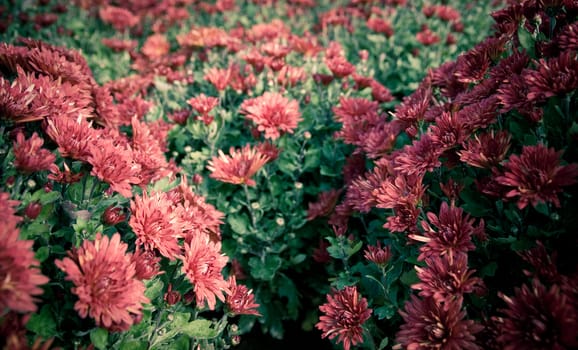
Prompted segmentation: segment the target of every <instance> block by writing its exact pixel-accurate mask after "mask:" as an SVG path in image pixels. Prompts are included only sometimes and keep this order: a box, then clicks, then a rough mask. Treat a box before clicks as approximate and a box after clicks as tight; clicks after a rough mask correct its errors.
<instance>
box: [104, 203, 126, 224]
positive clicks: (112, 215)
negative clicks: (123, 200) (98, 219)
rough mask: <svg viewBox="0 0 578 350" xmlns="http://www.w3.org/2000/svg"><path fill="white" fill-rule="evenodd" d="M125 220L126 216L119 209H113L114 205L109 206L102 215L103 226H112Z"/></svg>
mask: <svg viewBox="0 0 578 350" xmlns="http://www.w3.org/2000/svg"><path fill="white" fill-rule="evenodd" d="M125 220H126V214H125V213H124V211H123V209H122V208H121V207H115V206H114V205H111V206H109V207H108V208H106V209H105V210H104V213H103V214H102V221H104V223H105V224H107V225H110V226H114V225H116V224H118V223H121V222H123V221H125Z"/></svg>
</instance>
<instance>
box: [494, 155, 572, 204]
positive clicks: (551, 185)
mask: <svg viewBox="0 0 578 350" xmlns="http://www.w3.org/2000/svg"><path fill="white" fill-rule="evenodd" d="M561 155H562V151H558V152H556V150H555V149H554V148H546V146H544V145H542V144H538V145H535V146H524V148H523V149H522V154H520V155H516V154H512V155H511V156H510V158H509V160H508V162H507V163H506V164H505V165H504V168H505V169H504V173H503V175H501V176H498V177H497V178H496V181H497V182H498V183H499V184H501V185H504V186H507V187H509V188H511V189H510V191H509V192H508V193H506V197H507V198H514V197H518V208H520V209H523V208H525V207H526V206H527V205H528V204H529V203H530V204H532V205H533V206H536V205H538V203H550V202H551V203H554V205H555V206H556V207H559V206H560V200H559V199H558V195H557V194H558V192H561V191H562V187H564V186H569V185H572V184H574V183H576V177H577V176H578V165H577V164H569V165H560V156H561Z"/></svg>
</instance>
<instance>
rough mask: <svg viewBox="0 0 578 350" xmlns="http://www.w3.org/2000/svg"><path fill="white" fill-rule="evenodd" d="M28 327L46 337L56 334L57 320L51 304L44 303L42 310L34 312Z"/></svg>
mask: <svg viewBox="0 0 578 350" xmlns="http://www.w3.org/2000/svg"><path fill="white" fill-rule="evenodd" d="M26 329H28V330H29V331H31V332H33V333H36V334H38V335H39V336H41V337H42V338H46V339H48V338H52V337H54V336H56V334H57V331H56V320H55V319H54V315H53V314H52V311H50V306H48V305H44V306H43V307H42V309H40V312H38V313H35V314H32V315H31V316H30V320H29V321H28V323H27V324H26Z"/></svg>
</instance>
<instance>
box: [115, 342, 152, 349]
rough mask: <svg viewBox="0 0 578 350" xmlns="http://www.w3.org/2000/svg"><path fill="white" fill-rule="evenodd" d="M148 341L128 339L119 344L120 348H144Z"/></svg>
mask: <svg viewBox="0 0 578 350" xmlns="http://www.w3.org/2000/svg"><path fill="white" fill-rule="evenodd" d="M147 348H148V343H147V342H146V341H137V340H130V341H126V342H123V343H122V344H121V345H120V350H146V349H147Z"/></svg>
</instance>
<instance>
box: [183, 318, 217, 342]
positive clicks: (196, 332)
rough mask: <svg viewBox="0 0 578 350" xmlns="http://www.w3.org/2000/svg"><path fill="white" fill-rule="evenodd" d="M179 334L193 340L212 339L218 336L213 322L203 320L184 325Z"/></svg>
mask: <svg viewBox="0 0 578 350" xmlns="http://www.w3.org/2000/svg"><path fill="white" fill-rule="evenodd" d="M181 332H182V333H183V334H185V335H186V336H189V337H191V338H194V339H212V338H215V337H216V336H217V335H218V333H217V330H216V329H215V327H213V322H211V321H209V320H205V319H196V320H194V321H193V322H190V323H188V324H186V325H184V326H183V327H182V328H181Z"/></svg>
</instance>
